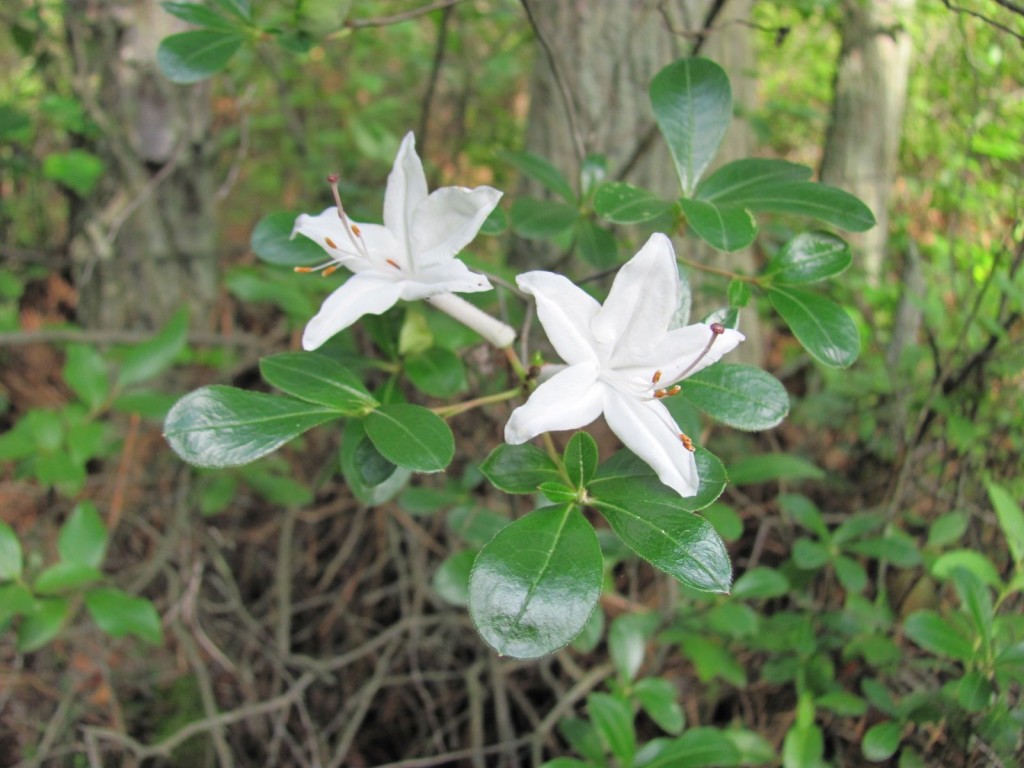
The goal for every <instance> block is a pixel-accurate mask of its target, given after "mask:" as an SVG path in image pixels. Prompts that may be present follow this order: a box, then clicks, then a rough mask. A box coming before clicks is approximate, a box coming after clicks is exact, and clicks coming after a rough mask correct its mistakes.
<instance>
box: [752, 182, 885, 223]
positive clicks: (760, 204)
mask: <svg viewBox="0 0 1024 768" xmlns="http://www.w3.org/2000/svg"><path fill="white" fill-rule="evenodd" d="M743 205H744V206H745V207H746V208H748V209H749V210H751V211H754V212H756V213H786V214H792V215H796V216H807V217H810V218H812V219H817V220H818V221H824V222H825V223H826V224H831V225H832V226H834V227H839V228H840V229H845V230H847V231H849V232H863V231H864V230H866V229H871V227H873V226H875V215H874V214H873V213H871V209H870V208H868V207H867V206H866V205H864V203H862V202H861V201H860V200H859V199H857V198H856V197H854V196H853V195H851V194H850V193H849V192H844V191H843V190H841V189H837V188H836V187H830V186H829V185H828V184H821V183H818V182H813V181H793V182H789V183H786V184H778V185H773V186H771V187H763V188H762V189H760V190H758V192H757V194H750V195H747V196H746V197H745V199H744V201H743Z"/></svg>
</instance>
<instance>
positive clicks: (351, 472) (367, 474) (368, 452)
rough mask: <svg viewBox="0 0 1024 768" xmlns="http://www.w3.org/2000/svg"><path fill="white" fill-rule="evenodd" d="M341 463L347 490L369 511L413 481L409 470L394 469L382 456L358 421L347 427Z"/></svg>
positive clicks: (342, 443)
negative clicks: (367, 507)
mask: <svg viewBox="0 0 1024 768" xmlns="http://www.w3.org/2000/svg"><path fill="white" fill-rule="evenodd" d="M339 459H340V465H341V473H342V474H343V475H344V476H345V484H346V485H347V486H348V489H349V490H350V491H352V494H353V495H354V496H355V497H356V498H357V499H359V501H361V502H362V503H363V504H366V505H367V506H369V507H374V506H377V505H378V504H383V503H384V502H386V501H390V500H391V499H393V498H394V497H395V496H397V495H398V494H399V493H400V492H401V490H402V489H403V488H405V486H406V485H407V484H408V482H409V478H410V477H412V473H411V472H410V471H409V470H408V469H405V468H403V467H395V465H394V464H392V463H391V462H389V461H388V460H387V459H385V458H384V457H383V456H381V455H380V451H378V450H377V449H376V448H375V447H374V445H373V443H372V442H370V438H368V437H367V436H366V429H365V426H364V424H363V422H362V421H359V420H358V419H350V420H349V421H347V422H346V423H345V431H344V433H343V435H342V440H341V455H340V456H339Z"/></svg>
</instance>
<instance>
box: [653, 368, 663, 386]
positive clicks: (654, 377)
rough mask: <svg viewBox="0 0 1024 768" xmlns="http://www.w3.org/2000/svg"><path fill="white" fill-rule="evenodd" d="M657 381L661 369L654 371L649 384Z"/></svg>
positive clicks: (659, 379) (659, 378)
mask: <svg viewBox="0 0 1024 768" xmlns="http://www.w3.org/2000/svg"><path fill="white" fill-rule="evenodd" d="M659 381H661V371H655V372H654V375H653V376H651V384H657V383H658V382H659Z"/></svg>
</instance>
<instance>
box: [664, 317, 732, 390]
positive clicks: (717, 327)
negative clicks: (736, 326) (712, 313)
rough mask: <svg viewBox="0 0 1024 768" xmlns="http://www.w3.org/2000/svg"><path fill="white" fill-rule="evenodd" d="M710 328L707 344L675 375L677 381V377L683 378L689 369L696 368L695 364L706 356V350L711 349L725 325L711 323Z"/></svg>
mask: <svg viewBox="0 0 1024 768" xmlns="http://www.w3.org/2000/svg"><path fill="white" fill-rule="evenodd" d="M710 328H711V338H710V339H708V343H707V346H705V347H704V349H703V350H701V353H700V354H699V355H697V357H695V358H694V359H693V362H691V363H690V364H689V365H688V366H686V368H685V369H684V370H683V372H682V373H680V374H679V375H678V376H677V377H676V381H678V380H679V379H685V378H686V376H687V374H689V373H690V371H692V370H693V369H694V368H696V367H697V364H698V363H700V361H701V360H703V359H704V358H705V357H706V356H707V354H708V352H710V351H711V346H712V345H713V344H714V343H715V339H717V338H718V337H719V336H721V335H722V334H723V333H725V326H724V325H722V324H721V323H712V324H711V326H710Z"/></svg>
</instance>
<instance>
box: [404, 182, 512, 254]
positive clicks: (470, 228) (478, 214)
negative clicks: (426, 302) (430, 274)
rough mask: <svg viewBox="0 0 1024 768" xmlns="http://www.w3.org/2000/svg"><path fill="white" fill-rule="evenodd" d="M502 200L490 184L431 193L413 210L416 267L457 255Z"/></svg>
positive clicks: (411, 243) (411, 237)
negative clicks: (488, 185)
mask: <svg viewBox="0 0 1024 768" xmlns="http://www.w3.org/2000/svg"><path fill="white" fill-rule="evenodd" d="M499 200H501V192H499V191H498V190H496V189H493V188H491V187H477V188H476V189H466V188H465V187H442V188H441V189H437V190H434V191H433V192H431V193H430V196H429V197H428V198H427V199H426V200H424V201H423V202H422V203H420V204H419V205H418V206H417V207H416V210H415V211H413V213H412V234H411V236H410V238H409V240H410V247H411V249H412V250H411V251H410V253H411V258H412V260H413V262H414V268H415V269H417V270H420V269H426V268H427V267H432V266H435V265H437V264H443V263H444V262H446V261H448V260H449V259H451V258H452V257H453V256H455V255H456V254H457V253H458V252H459V251H461V250H462V249H463V248H464V247H465V246H466V245H467V244H469V242H470V241H471V240H472V239H473V238H474V237H476V233H477V232H479V231H480V227H481V226H482V225H483V223H484V219H486V218H487V217H488V215H490V213H491V211H493V210H494V207H495V206H496V205H497V204H498V201H499Z"/></svg>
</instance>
